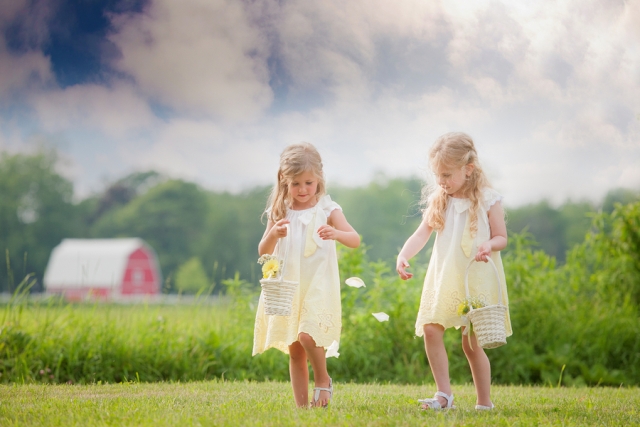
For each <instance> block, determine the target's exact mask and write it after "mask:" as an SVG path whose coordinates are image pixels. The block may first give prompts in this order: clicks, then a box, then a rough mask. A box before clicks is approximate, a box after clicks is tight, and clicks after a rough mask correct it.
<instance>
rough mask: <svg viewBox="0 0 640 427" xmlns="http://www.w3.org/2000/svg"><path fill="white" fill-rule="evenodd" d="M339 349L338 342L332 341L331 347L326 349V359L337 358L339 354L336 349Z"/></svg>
mask: <svg viewBox="0 0 640 427" xmlns="http://www.w3.org/2000/svg"><path fill="white" fill-rule="evenodd" d="M339 347H340V344H338V341H335V340H334V341H333V342H332V343H331V345H330V346H329V347H327V354H326V357H335V358H337V357H338V356H340V353H338V348H339Z"/></svg>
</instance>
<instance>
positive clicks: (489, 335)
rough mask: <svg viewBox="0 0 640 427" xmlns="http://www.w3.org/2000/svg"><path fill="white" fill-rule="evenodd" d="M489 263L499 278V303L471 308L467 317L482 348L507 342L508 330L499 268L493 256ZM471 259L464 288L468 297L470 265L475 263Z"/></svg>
mask: <svg viewBox="0 0 640 427" xmlns="http://www.w3.org/2000/svg"><path fill="white" fill-rule="evenodd" d="M487 260H488V261H489V264H491V266H492V267H493V271H494V272H495V273H496V277H497V278H498V301H499V302H498V304H494V305H488V306H486V307H482V308H476V309H473V308H472V309H470V310H469V312H468V313H467V318H468V319H469V321H470V322H471V324H472V325H473V332H474V333H475V334H476V339H477V340H478V345H479V346H480V347H482V348H496V347H500V346H501V345H505V344H506V343H507V331H506V328H505V326H504V324H505V320H506V318H507V306H505V305H504V304H503V298H502V285H501V283H500V275H499V274H498V269H497V268H496V265H495V264H494V263H493V260H492V259H491V258H487ZM473 261H474V260H471V262H470V263H469V265H468V266H467V272H466V274H465V276H464V290H465V292H466V296H467V299H469V298H471V296H470V295H469V267H471V264H473Z"/></svg>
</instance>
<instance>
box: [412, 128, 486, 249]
mask: <svg viewBox="0 0 640 427" xmlns="http://www.w3.org/2000/svg"><path fill="white" fill-rule="evenodd" d="M466 165H473V170H472V172H471V175H470V176H469V177H468V178H467V179H466V181H465V183H464V184H463V186H462V188H461V189H460V190H461V192H462V195H463V196H464V197H465V198H468V199H469V201H470V202H471V207H470V208H469V215H470V217H469V219H470V231H471V235H472V236H475V235H476V233H477V231H478V207H479V204H480V200H481V199H482V189H483V188H487V187H490V186H491V185H490V184H489V180H488V179H487V177H486V175H485V174H484V172H483V170H482V168H481V167H480V162H479V161H478V153H477V151H476V147H475V145H474V144H473V140H472V139H471V137H470V136H469V135H467V134H466V133H462V132H450V133H446V134H444V135H442V136H440V137H439V138H438V139H437V140H436V142H435V143H434V144H433V146H432V147H431V150H430V151H429V166H430V168H431V170H432V171H435V170H437V169H439V168H441V167H444V168H450V169H453V168H458V167H459V168H463V167H465V166H466ZM448 200H449V197H448V195H447V192H446V191H445V190H444V189H443V188H442V187H440V186H439V185H438V184H437V182H436V181H435V180H434V181H432V182H430V183H427V184H426V185H425V186H424V187H423V188H422V197H421V199H420V206H421V207H422V214H423V217H424V218H426V220H427V224H429V225H430V226H431V227H432V228H433V229H434V230H442V229H444V226H445V224H444V214H445V211H446V209H447V202H448Z"/></svg>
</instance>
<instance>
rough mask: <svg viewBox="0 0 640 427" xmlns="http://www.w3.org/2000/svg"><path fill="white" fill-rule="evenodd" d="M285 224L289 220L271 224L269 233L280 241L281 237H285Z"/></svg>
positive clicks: (284, 219)
mask: <svg viewBox="0 0 640 427" xmlns="http://www.w3.org/2000/svg"><path fill="white" fill-rule="evenodd" d="M287 224H289V220H288V219H286V218H283V219H281V220H280V221H278V222H276V223H275V224H273V227H272V228H271V232H272V233H273V234H274V235H275V236H276V237H277V238H278V239H280V238H281V237H286V236H287Z"/></svg>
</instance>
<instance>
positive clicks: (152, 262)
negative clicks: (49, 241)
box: [43, 239, 162, 300]
mask: <svg viewBox="0 0 640 427" xmlns="http://www.w3.org/2000/svg"><path fill="white" fill-rule="evenodd" d="M161 282H162V276H161V273H160V268H159V266H158V260H157V257H156V254H155V251H154V250H153V249H152V248H151V247H150V246H149V245H147V244H146V243H145V242H144V241H143V240H142V239H64V240H63V241H62V243H60V244H59V245H58V246H56V247H55V248H54V249H53V251H52V252H51V257H50V258H49V263H48V264H47V269H46V270H45V273H44V280H43V283H44V287H45V289H46V291H47V292H49V293H56V294H63V295H65V297H66V298H68V299H71V300H82V299H86V298H89V297H97V298H101V299H126V298H130V297H134V296H144V295H157V294H159V293H160V288H161Z"/></svg>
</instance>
